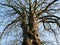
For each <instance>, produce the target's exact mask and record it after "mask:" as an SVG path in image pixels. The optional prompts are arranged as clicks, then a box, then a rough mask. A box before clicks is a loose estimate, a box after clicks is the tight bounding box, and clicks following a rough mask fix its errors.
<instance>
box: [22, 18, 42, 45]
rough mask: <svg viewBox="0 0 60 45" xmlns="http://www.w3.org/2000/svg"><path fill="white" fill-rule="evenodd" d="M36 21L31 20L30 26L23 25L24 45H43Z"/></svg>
mask: <svg viewBox="0 0 60 45" xmlns="http://www.w3.org/2000/svg"><path fill="white" fill-rule="evenodd" d="M34 21H35V20H34V18H33V19H31V18H30V20H29V23H28V25H27V24H26V23H22V24H21V27H22V29H23V43H22V45H41V41H40V39H39V35H38V25H37V24H35V23H34Z"/></svg>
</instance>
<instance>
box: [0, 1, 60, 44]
mask: <svg viewBox="0 0 60 45" xmlns="http://www.w3.org/2000/svg"><path fill="white" fill-rule="evenodd" d="M6 1H7V3H0V4H1V5H3V6H7V7H10V8H12V11H14V12H12V13H10V14H18V17H17V18H16V19H15V20H13V21H12V22H11V23H10V24H8V25H7V27H6V28H5V29H4V30H3V32H2V34H1V36H2V35H3V34H4V32H5V30H6V29H7V28H8V27H9V26H10V25H12V24H13V25H14V24H15V23H17V22H21V28H22V31H23V43H22V45H41V41H40V39H39V34H38V26H39V23H41V22H42V23H43V25H44V28H45V29H47V28H46V26H45V23H56V24H57V25H58V26H59V27H60V24H59V20H60V17H58V16H55V13H57V11H58V10H60V9H59V8H58V9H56V8H51V7H53V6H54V5H55V2H57V1H58V0H53V1H51V2H47V1H46V0H6ZM52 5H53V6H52ZM50 11H51V12H50ZM45 13H46V16H45V15H44V14H45ZM12 16H13V15H12ZM48 29H51V27H50V28H48ZM48 29H47V30H48Z"/></svg>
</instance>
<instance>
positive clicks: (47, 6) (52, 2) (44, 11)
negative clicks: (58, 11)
mask: <svg viewBox="0 0 60 45" xmlns="http://www.w3.org/2000/svg"><path fill="white" fill-rule="evenodd" d="M56 1H58V0H54V1H53V2H51V3H49V4H48V5H47V6H46V8H45V9H44V10H42V11H41V12H39V13H38V14H37V16H36V17H38V16H39V15H41V14H42V13H43V12H45V11H46V10H47V9H48V8H49V7H50V6H51V5H52V4H54V3H55V2H56Z"/></svg>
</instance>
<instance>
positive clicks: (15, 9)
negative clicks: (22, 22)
mask: <svg viewBox="0 0 60 45" xmlns="http://www.w3.org/2000/svg"><path fill="white" fill-rule="evenodd" d="M0 4H1V5H3V6H7V7H11V8H12V9H13V10H14V11H16V13H18V14H19V15H21V12H20V11H19V10H18V9H17V8H15V7H14V6H13V5H9V4H2V3H0Z"/></svg>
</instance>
